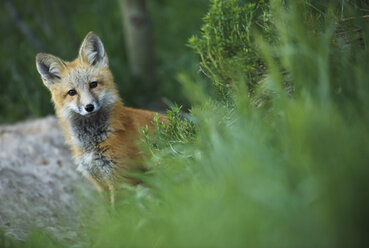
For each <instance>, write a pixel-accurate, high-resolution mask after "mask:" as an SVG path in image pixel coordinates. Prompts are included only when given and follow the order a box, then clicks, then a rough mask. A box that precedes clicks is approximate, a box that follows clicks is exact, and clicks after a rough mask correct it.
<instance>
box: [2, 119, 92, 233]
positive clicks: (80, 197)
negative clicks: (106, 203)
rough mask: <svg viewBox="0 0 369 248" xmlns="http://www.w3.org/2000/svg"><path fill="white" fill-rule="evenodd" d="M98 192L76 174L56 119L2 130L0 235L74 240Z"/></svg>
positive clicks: (24, 123) (40, 120) (16, 125)
mask: <svg viewBox="0 0 369 248" xmlns="http://www.w3.org/2000/svg"><path fill="white" fill-rule="evenodd" d="M94 197H96V192H95V189H94V188H93V187H92V185H91V184H90V183H89V182H88V181H87V180H86V179H85V178H84V177H82V176H81V175H80V174H79V173H78V172H77V171H76V166H75V165H74V164H73V162H72V160H71V154H70V152H69V150H68V147H67V146H66V144H65V141H64V138H63V136H62V133H61V130H60V127H59V125H58V122H57V120H56V118H55V117H46V118H44V119H38V120H32V121H26V122H23V123H19V124H15V125H0V229H3V230H4V231H5V234H6V235H8V236H13V237H15V238H16V239H24V238H25V237H26V236H27V234H28V233H29V232H30V231H32V230H34V229H35V228H36V229H41V230H43V231H45V232H47V233H50V234H51V235H52V236H55V237H57V238H58V239H70V240H73V239H75V238H77V236H78V230H79V229H80V228H81V225H83V224H82V223H83V221H82V219H83V214H86V213H83V212H84V211H82V205H83V204H82V202H86V201H91V200H92V199H93V198H94Z"/></svg>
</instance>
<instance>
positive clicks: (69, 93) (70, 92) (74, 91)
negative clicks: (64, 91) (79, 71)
mask: <svg viewBox="0 0 369 248" xmlns="http://www.w3.org/2000/svg"><path fill="white" fill-rule="evenodd" d="M75 94H77V91H76V90H69V91H68V95H70V96H74V95H75Z"/></svg>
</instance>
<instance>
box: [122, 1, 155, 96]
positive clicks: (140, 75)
mask: <svg viewBox="0 0 369 248" xmlns="http://www.w3.org/2000/svg"><path fill="white" fill-rule="evenodd" d="M121 9H122V15H123V26H124V34H125V42H126V49H127V53H128V59H129V64H130V70H131V73H132V75H133V76H134V77H135V78H136V79H138V81H139V82H140V83H141V84H142V86H143V87H145V90H147V91H150V90H153V89H154V88H155V87H154V85H153V84H154V83H155V68H154V53H153V38H152V31H151V23H150V19H149V15H148V13H147V10H146V0H121Z"/></svg>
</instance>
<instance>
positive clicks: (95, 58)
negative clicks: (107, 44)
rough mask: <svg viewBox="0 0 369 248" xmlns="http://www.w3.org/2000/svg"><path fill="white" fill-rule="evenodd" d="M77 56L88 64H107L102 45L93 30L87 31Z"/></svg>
mask: <svg viewBox="0 0 369 248" xmlns="http://www.w3.org/2000/svg"><path fill="white" fill-rule="evenodd" d="M79 58H80V59H81V60H82V61H83V62H86V63H88V64H90V65H100V66H106V67H107V66H109V62H108V56H107V55H106V53H105V49H104V45H103V43H102V41H101V40H100V38H99V36H97V35H96V34H95V33H94V32H89V33H88V34H87V35H86V38H85V39H84V40H83V42H82V45H81V48H80V49H79Z"/></svg>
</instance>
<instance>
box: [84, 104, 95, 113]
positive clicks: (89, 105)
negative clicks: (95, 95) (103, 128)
mask: <svg viewBox="0 0 369 248" xmlns="http://www.w3.org/2000/svg"><path fill="white" fill-rule="evenodd" d="M94 108H95V107H94V105H92V104H87V105H86V106H85V110H86V111H87V112H92V111H94Z"/></svg>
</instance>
